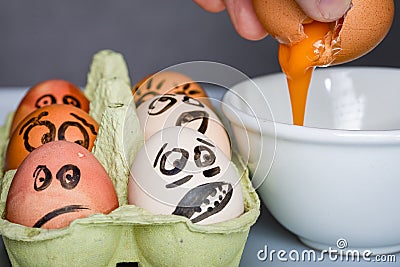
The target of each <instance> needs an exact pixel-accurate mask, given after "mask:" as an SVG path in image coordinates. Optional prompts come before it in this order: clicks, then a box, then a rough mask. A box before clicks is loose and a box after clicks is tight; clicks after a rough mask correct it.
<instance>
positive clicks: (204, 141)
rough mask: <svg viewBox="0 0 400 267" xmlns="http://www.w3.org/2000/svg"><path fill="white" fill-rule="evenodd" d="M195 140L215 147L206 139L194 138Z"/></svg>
mask: <svg viewBox="0 0 400 267" xmlns="http://www.w3.org/2000/svg"><path fill="white" fill-rule="evenodd" d="M196 140H197V141H199V142H200V143H203V144H205V145H208V146H211V147H215V146H214V145H213V144H211V143H210V142H207V141H206V140H204V139H201V138H199V137H198V138H196Z"/></svg>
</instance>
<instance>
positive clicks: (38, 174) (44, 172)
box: [33, 165, 52, 192]
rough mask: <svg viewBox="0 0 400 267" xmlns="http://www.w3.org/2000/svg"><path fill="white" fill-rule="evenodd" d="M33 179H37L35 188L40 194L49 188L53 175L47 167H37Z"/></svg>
mask: <svg viewBox="0 0 400 267" xmlns="http://www.w3.org/2000/svg"><path fill="white" fill-rule="evenodd" d="M33 178H35V182H34V184H33V188H34V189H35V191H38V192H39V191H42V190H44V189H46V188H47V187H49V185H50V183H51V179H52V175H51V172H50V170H49V169H48V168H47V167H46V165H39V166H37V167H36V169H35V172H34V173H33Z"/></svg>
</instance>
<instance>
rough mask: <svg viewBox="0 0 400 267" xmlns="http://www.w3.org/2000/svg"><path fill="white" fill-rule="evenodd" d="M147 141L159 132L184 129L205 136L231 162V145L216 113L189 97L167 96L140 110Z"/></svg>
mask: <svg viewBox="0 0 400 267" xmlns="http://www.w3.org/2000/svg"><path fill="white" fill-rule="evenodd" d="M137 115H138V118H139V122H140V126H141V128H142V130H143V132H144V138H145V140H147V139H149V138H150V137H151V136H152V135H153V134H155V133H156V132H158V131H160V130H162V129H164V128H168V127H173V126H184V127H188V128H191V129H194V130H197V131H198V132H199V133H202V134H205V135H206V136H207V137H209V138H210V139H211V140H212V141H213V142H214V143H215V144H217V146H218V147H219V148H220V149H221V150H222V151H223V152H224V153H225V155H226V156H227V157H228V158H229V159H230V157H231V143H230V140H229V136H228V133H227V131H226V130H225V127H224V125H223V124H222V122H221V121H220V119H219V118H218V116H217V115H216V114H215V112H214V111H213V110H212V109H210V108H209V107H207V106H206V105H204V104H203V103H202V102H200V101H199V100H198V99H195V98H191V97H189V96H186V95H179V94H178V95H175V94H165V95H159V96H155V97H152V98H150V99H149V100H147V101H145V102H144V103H143V104H142V105H140V106H139V107H138V108H137Z"/></svg>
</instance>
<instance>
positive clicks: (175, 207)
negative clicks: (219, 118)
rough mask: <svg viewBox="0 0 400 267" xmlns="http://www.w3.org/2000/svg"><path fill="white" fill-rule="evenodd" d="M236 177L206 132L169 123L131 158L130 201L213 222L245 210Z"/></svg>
mask: <svg viewBox="0 0 400 267" xmlns="http://www.w3.org/2000/svg"><path fill="white" fill-rule="evenodd" d="M240 177H241V175H239V174H238V173H237V172H236V169H235V168H234V167H233V166H232V163H231V162H230V160H229V159H228V158H227V157H226V156H225V154H224V153H223V152H222V151H221V150H220V149H219V148H218V147H217V146H216V145H215V144H214V143H213V141H211V140H210V139H209V138H208V137H207V136H205V135H203V134H201V133H199V132H197V131H195V130H193V129H190V128H186V127H177V126H176V127H170V128H166V129H163V130H162V131H159V132H157V133H156V134H155V135H153V136H152V137H150V139H148V140H147V141H146V142H145V144H144V146H143V147H142V149H141V150H140V151H139V153H138V155H137V157H136V158H135V161H134V163H133V165H132V168H131V179H130V180H129V185H128V201H129V203H130V204H134V205H137V206H139V207H142V208H144V209H146V210H148V211H150V212H152V213H154V214H174V215H180V216H184V217H186V218H188V219H190V220H191V221H192V222H193V223H198V224H211V223H217V222H221V221H225V220H229V219H233V218H236V217H238V216H240V215H241V214H242V213H243V210H244V204H243V194H242V189H241V185H240V182H239V181H240Z"/></svg>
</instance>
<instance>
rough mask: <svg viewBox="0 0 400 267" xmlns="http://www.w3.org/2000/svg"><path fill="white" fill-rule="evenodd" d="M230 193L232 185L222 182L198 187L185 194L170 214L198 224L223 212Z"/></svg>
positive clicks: (230, 195)
mask: <svg viewBox="0 0 400 267" xmlns="http://www.w3.org/2000/svg"><path fill="white" fill-rule="evenodd" d="M232 193H233V188H232V185H231V184H228V183H224V182H214V183H208V184H202V185H199V186H197V187H195V188H193V189H192V190H190V191H189V192H187V193H186V195H185V196H184V197H183V198H182V199H181V201H180V202H179V203H178V205H177V207H176V209H175V211H174V212H173V213H172V214H174V215H181V216H185V217H186V218H188V219H190V220H191V221H192V222H193V223H197V222H200V221H202V220H204V219H206V218H208V217H210V216H212V215H214V214H216V213H218V212H220V211H221V210H223V209H224V208H225V206H226V205H227V204H228V202H229V200H230V199H231V197H232Z"/></svg>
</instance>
